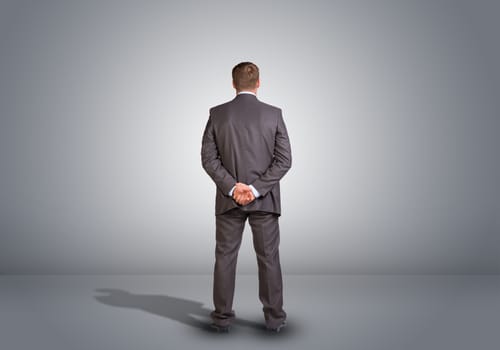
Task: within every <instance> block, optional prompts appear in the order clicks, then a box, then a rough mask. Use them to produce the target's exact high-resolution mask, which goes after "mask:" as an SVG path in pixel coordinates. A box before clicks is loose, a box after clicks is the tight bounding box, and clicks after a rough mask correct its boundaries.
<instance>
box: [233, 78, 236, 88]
mask: <svg viewBox="0 0 500 350" xmlns="http://www.w3.org/2000/svg"><path fill="white" fill-rule="evenodd" d="M233 87H234V88H235V89H236V85H234V80H233Z"/></svg>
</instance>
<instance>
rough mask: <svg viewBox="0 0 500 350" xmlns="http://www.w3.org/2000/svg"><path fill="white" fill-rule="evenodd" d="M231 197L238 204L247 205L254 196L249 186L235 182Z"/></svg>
mask: <svg viewBox="0 0 500 350" xmlns="http://www.w3.org/2000/svg"><path fill="white" fill-rule="evenodd" d="M233 199H234V200H235V201H236V203H238V204H240V205H247V204H248V203H250V202H252V201H253V200H254V199H255V196H254V194H253V192H252V189H251V188H250V186H248V185H247V184H244V183H242V182H237V183H236V187H235V188H234V191H233Z"/></svg>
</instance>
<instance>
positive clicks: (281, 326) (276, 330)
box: [266, 320, 286, 333]
mask: <svg viewBox="0 0 500 350" xmlns="http://www.w3.org/2000/svg"><path fill="white" fill-rule="evenodd" d="M285 326H286V320H283V322H281V324H280V325H279V326H278V327H276V328H270V327H266V329H267V330H268V331H270V332H274V333H279V331H281V329H282V328H283V327H285Z"/></svg>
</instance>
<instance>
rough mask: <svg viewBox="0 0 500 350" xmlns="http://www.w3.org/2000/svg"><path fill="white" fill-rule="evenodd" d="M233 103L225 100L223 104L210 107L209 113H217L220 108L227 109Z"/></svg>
mask: <svg viewBox="0 0 500 350" xmlns="http://www.w3.org/2000/svg"><path fill="white" fill-rule="evenodd" d="M230 104H231V101H227V102H224V103H221V104H218V105H216V106H213V107H211V108H210V109H209V113H210V115H212V114H214V113H217V112H218V111H220V110H224V109H226V108H227V107H228V106H229V105H230Z"/></svg>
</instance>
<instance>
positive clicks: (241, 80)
mask: <svg viewBox="0 0 500 350" xmlns="http://www.w3.org/2000/svg"><path fill="white" fill-rule="evenodd" d="M232 75H233V83H234V87H235V88H236V90H243V89H254V88H255V87H256V86H257V81H258V80H259V67H257V66H256V65H255V64H253V63H252V62H241V63H238V64H237V65H236V66H234V68H233V71H232Z"/></svg>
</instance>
